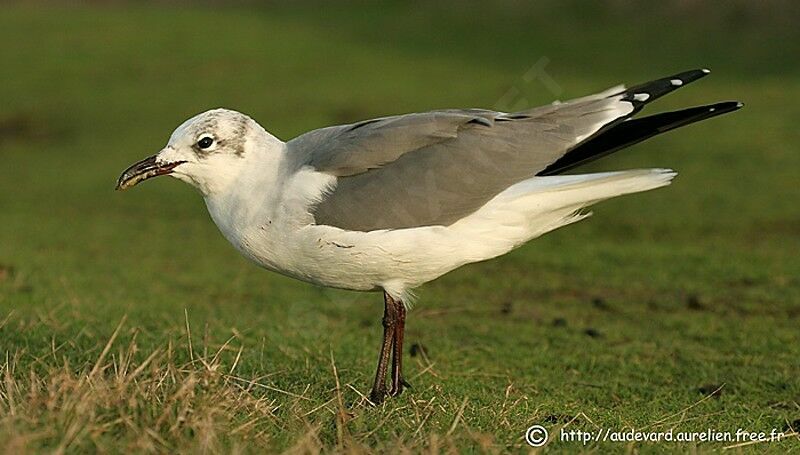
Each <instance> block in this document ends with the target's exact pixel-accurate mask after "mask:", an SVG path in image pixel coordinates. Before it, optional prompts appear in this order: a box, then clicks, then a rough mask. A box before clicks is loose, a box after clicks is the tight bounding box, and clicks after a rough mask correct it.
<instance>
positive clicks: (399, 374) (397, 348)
mask: <svg viewBox="0 0 800 455" xmlns="http://www.w3.org/2000/svg"><path fill="white" fill-rule="evenodd" d="M395 303H396V305H397V323H396V325H395V328H394V344H393V347H392V389H391V390H389V395H391V396H393V397H396V396H398V395H400V394H401V393H403V387H411V385H410V384H409V383H407V382H406V381H405V379H403V337H404V336H405V330H406V306H405V304H403V302H402V301H400V300H395Z"/></svg>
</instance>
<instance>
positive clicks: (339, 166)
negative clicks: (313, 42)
mask: <svg viewBox="0 0 800 455" xmlns="http://www.w3.org/2000/svg"><path fill="white" fill-rule="evenodd" d="M708 73H709V71H708V70H705V69H699V70H692V71H686V72H683V73H680V74H676V75H673V76H670V77H666V78H662V79H657V80H654V81H651V82H648V83H645V84H641V85H637V86H635V87H632V88H630V89H626V88H625V87H624V86H617V87H614V88H612V89H609V90H606V91H603V92H600V93H597V94H594V95H591V96H586V97H583V98H578V99H574V100H570V101H566V102H555V103H553V104H551V105H546V106H542V107H537V108H533V109H529V110H524V111H521V112H514V113H504V112H496V111H492V110H484V109H447V110H436V111H431V112H425V113H414V114H405V115H397V116H390V117H382V118H376V119H373V120H366V121H362V122H358V123H353V124H349V125H340V126H332V127H327V128H322V129H317V130H313V131H310V132H308V133H305V134H303V135H300V136H298V137H296V138H294V139H292V140H290V141H288V142H283V141H281V140H280V139H278V138H276V137H275V136H273V135H271V134H270V133H268V132H267V131H266V130H265V129H264V128H263V127H261V125H259V124H258V123H257V122H256V121H255V120H253V119H252V118H250V117H248V116H247V115H245V114H242V113H239V112H236V111H233V110H228V109H214V110H210V111H207V112H203V113H201V114H198V115H197V116H195V117H192V118H190V119H189V120H187V121H186V122H184V123H183V124H182V125H180V126H179V127H178V128H177V129H176V130H175V131H174V132H173V133H172V135H171V136H170V138H169V141H168V142H167V145H166V146H165V147H164V148H163V149H162V150H161V151H160V152H158V153H157V154H156V155H153V156H151V157H149V158H146V159H144V160H142V161H139V162H137V163H135V164H133V165H132V166H130V167H129V168H128V169H126V170H125V171H124V172H123V173H122V175H121V176H120V177H119V180H118V181H117V189H118V190H121V189H126V188H129V187H132V186H134V185H136V184H137V183H139V182H141V181H143V180H146V179H149V178H152V177H155V176H159V175H171V176H172V177H175V178H177V179H179V180H182V181H184V182H186V183H189V184H190V185H192V186H194V187H195V188H197V189H198V190H199V191H200V193H201V194H202V196H203V198H204V199H205V203H206V206H207V208H208V212H209V213H210V215H211V218H212V219H213V221H214V223H215V224H216V225H217V227H218V228H219V230H220V231H221V232H222V234H223V235H224V237H225V238H226V239H227V240H228V241H229V242H230V243H231V244H233V246H234V247H235V248H236V249H237V250H239V252H240V253H241V254H243V255H244V256H245V257H247V258H248V259H250V260H252V261H253V262H255V263H256V264H258V265H259V266H261V267H264V268H266V269H269V270H272V271H275V272H278V273H281V274H284V275H287V276H290V277H293V278H296V279H299V280H303V281H306V282H310V283H313V284H316V285H320V286H327V287H333V288H341V289H350V290H355V291H378V292H383V302H384V313H383V320H382V325H383V341H382V343H381V347H380V354H379V356H378V365H377V371H376V373H375V379H374V382H373V385H372V390H371V393H370V401H371V402H372V403H374V404H378V403H381V402H382V401H383V400H384V399H385V397H386V396H387V395H388V396H397V395H399V394H400V393H401V392H402V391H403V389H404V388H405V387H409V384H408V383H407V382H406V381H405V379H404V377H403V364H402V361H403V337H404V331H405V320H406V311H407V307H408V305H409V303H410V302H411V300H412V298H413V293H412V291H413V290H414V289H415V288H417V287H419V286H420V285H422V284H424V283H427V282H429V281H432V280H434V279H436V278H438V277H440V276H442V275H444V274H445V273H448V272H450V271H452V270H454V269H457V268H459V267H461V266H462V265H465V264H469V263H473V262H479V261H485V260H487V259H491V258H495V257H497V256H501V255H503V254H505V253H508V252H509V251H511V250H513V249H514V248H517V247H519V246H521V245H523V244H525V243H526V242H528V241H529V240H531V239H534V238H536V237H539V236H541V235H542V234H545V233H547V232H549V231H552V230H554V229H557V228H559V227H562V226H566V225H568V224H572V223H575V222H577V221H580V220H582V219H584V218H586V217H587V216H589V215H590V213H587V212H585V211H584V209H585V208H586V207H588V206H590V205H592V204H594V203H596V202H599V201H602V200H605V199H609V198H613V197H616V196H621V195H625V194H630V193H637V192H640V191H647V190H651V189H655V188H659V187H663V186H666V185H668V184H669V183H670V182H671V180H672V178H673V177H674V176H675V175H676V173H675V172H673V171H671V170H669V169H638V170H625V171H617V172H602V173H590V174H577V175H563V173H564V172H565V171H568V170H570V169H572V168H574V167H576V166H578V165H581V164H584V163H586V162H589V161H593V160H595V159H597V158H600V157H602V156H605V155H608V154H610V153H612V152H615V151H618V150H620V149H622V148H625V147H628V146H630V145H632V144H635V143H638V142H641V141H643V140H645V139H647V138H650V137H652V136H655V135H657V134H660V133H663V132H666V131H669V130H672V129H674V128H678V127H681V126H685V125H688V124H690V123H694V122H697V121H700V120H704V119H708V118H711V117H714V116H717V115H720V114H723V113H726V112H731V111H734V110H736V109H738V108H740V107H741V106H742V104H741V103H739V102H736V101H726V102H719V103H715V104H710V105H705V106H697V107H690V108H687V109H683V110H678V111H673V112H665V113H660V114H656V115H652V116H649V117H643V118H639V119H634V118H633V116H634V115H635V114H636V113H638V112H639V111H640V110H641V109H642V108H643V107H644V106H645V105H647V104H649V103H650V102H652V101H654V100H656V99H658V98H659V97H661V96H663V95H665V94H667V93H669V92H671V91H673V90H675V89H677V88H679V87H683V86H685V85H687V84H689V83H690V82H693V81H695V80H697V79H699V78H701V77H703V76H705V75H706V74H708ZM390 358H391V386H390V388H389V389H388V390H387V382H388V380H387V374H389V373H388V371H387V369H388V368H389V363H390Z"/></svg>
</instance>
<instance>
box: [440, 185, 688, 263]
mask: <svg viewBox="0 0 800 455" xmlns="http://www.w3.org/2000/svg"><path fill="white" fill-rule="evenodd" d="M675 175H677V174H676V173H675V172H674V171H672V170H670V169H635V170H629V171H619V172H602V173H596V174H583V175H559V176H548V177H534V178H531V179H528V180H525V181H523V182H520V183H518V184H516V185H514V186H512V187H511V188H509V189H507V190H506V191H504V192H502V193H500V194H499V195H497V196H496V197H495V198H494V199H492V200H491V201H489V202H488V203H487V204H486V205H484V206H483V207H481V209H480V210H478V211H477V212H475V213H473V214H472V215H470V216H468V217H466V218H464V219H462V220H460V221H458V222H456V223H454V224H453V225H451V226H450V229H454V230H456V231H457V232H458V233H459V234H460V235H461V236H460V238H473V239H474V240H475V242H464V243H468V244H471V245H475V246H476V247H474V248H472V247H471V248H470V249H469V250H467V251H465V253H466V254H467V255H468V257H466V258H465V263H466V262H475V261H482V260H486V259H490V258H493V257H496V256H500V255H502V254H505V253H507V252H508V251H510V250H512V249H514V248H516V247H518V246H520V245H522V244H524V243H525V242H527V241H529V240H531V239H533V238H536V237H539V236H540V235H543V234H545V233H547V232H549V231H552V230H554V229H558V228H560V227H562V226H566V225H568V224H572V223H575V222H577V221H580V220H582V219H584V218H586V217H588V216H589V215H591V213H583V212H582V209H584V208H586V207H588V206H590V205H592V204H595V203H597V202H600V201H603V200H605V199H610V198H613V197H616V196H622V195H625V194H631V193H638V192H641V191H648V190H652V189H655V188H660V187H663V186H666V185H669V184H670V182H671V181H672V179H673V178H674V177H675Z"/></svg>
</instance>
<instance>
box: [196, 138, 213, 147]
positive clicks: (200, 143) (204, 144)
mask: <svg viewBox="0 0 800 455" xmlns="http://www.w3.org/2000/svg"><path fill="white" fill-rule="evenodd" d="M213 143H214V138H211V137H208V136H206V137H203V138H201V139H200V140H199V141H197V146H198V147H200V148H201V149H207V148H209V147H211V144H213Z"/></svg>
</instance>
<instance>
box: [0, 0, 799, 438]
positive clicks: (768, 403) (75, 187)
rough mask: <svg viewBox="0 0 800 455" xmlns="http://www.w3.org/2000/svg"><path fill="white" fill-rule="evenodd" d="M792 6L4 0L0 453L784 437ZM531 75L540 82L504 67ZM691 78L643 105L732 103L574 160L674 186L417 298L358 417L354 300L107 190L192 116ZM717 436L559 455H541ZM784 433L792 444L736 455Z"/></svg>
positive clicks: (197, 222) (794, 48)
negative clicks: (663, 177) (390, 391)
mask: <svg viewBox="0 0 800 455" xmlns="http://www.w3.org/2000/svg"><path fill="white" fill-rule="evenodd" d="M668 3H669V2H668ZM796 10H797V8H796V7H795V6H794V4H793V3H791V2H786V3H781V2H774V3H772V4H770V5H769V7H764V8H755V7H750V6H748V4H747V3H745V2H726V3H725V4H724V6H719V5H716V6H714V5H709V4H696V3H694V2H675V3H669V5H668V6H659V7H653V8H650V7H647V8H642V7H641V5H639V6H637V5H628V4H624V3H618V4H615V6H600V5H592V6H590V5H587V4H583V3H577V2H566V3H564V2H558V3H556V2H543V3H539V4H537V5H536V6H534V7H531V6H526V5H525V4H524V3H521V2H520V3H516V2H508V3H503V4H498V5H495V6H493V7H487V6H486V5H484V4H483V3H455V2H452V3H451V2H443V3H439V4H436V5H425V4H414V5H406V4H402V3H392V4H386V5H373V4H350V5H347V6H338V7H336V8H334V7H332V6H324V5H319V4H314V3H306V4H301V5H296V6H294V7H292V8H290V7H288V6H280V5H273V6H272V7H270V8H264V9H258V8H251V7H246V6H236V7H229V8H225V9H223V10H220V9H218V8H212V7H211V6H205V7H188V6H186V7H177V6H166V5H162V6H150V7H133V6H124V5H117V6H113V7H111V6H109V7H88V6H87V7H82V8H66V7H51V8H47V9H44V8H35V7H32V6H25V5H16V6H12V5H6V6H4V11H3V14H2V15H0V54H1V55H3V56H4V58H3V62H4V64H3V65H2V67H0V99H2V100H3V102H2V103H1V104H0V162H2V164H0V213H2V215H1V218H0V354H2V359H0V377H2V379H1V380H0V450H4V451H6V452H8V453H25V452H27V453H35V452H40V451H55V452H59V453H64V452H70V453H78V452H113V453H116V452H130V451H144V452H184V453H194V452H198V451H206V452H243V453H250V452H262V451H265V450H267V451H270V452H280V451H289V452H319V451H322V452H340V451H341V452H373V451H374V452H380V451H390V450H407V451H411V452H417V451H428V452H432V453H435V452H455V451H473V452H506V451H527V450H529V449H530V448H529V447H528V446H527V444H526V443H525V442H524V439H523V434H524V431H525V429H526V428H527V427H528V426H530V425H532V424H534V423H540V424H542V425H544V426H545V427H547V428H548V429H549V430H550V431H551V434H557V433H558V429H559V428H562V427H564V428H566V429H582V430H592V431H596V430H598V429H606V428H608V429H612V430H625V429H631V428H633V429H637V430H648V431H656V430H668V429H674V430H675V431H705V430H706V429H707V428H713V429H717V430H721V431H736V429H738V428H743V429H746V430H749V431H765V432H769V431H770V430H771V429H772V428H777V429H778V430H779V431H784V430H785V431H787V432H790V431H791V430H790V427H791V426H792V425H795V427H794V428H797V427H796V425H798V420H800V383H798V381H797V378H798V375H799V374H800V365H799V364H798V358H800V343H798V333H800V332H798V330H797V327H798V323H799V322H800V278H798V277H800V273H798V272H800V255H798V254H797V252H798V251H800V209H798V206H797V201H798V197H800V187H798V185H797V175H796V172H797V169H798V168H800V153H798V146H797V144H798V143H799V142H800V130H799V129H798V128H797V125H798V124H799V123H800V107H799V106H800V103H798V101H800V82H798V81H800V78H798V76H800V67H798V61H797V59H796V58H792V57H791V56H793V55H797V54H798V51H800V49H798V47H800V44H798V43H800V39H798V38H800V36H798V34H797V32H796V30H795V27H794V24H795V23H796V19H797V18H798V15H797V11H796ZM543 58H544V59H543ZM537 63H538V64H539V65H543V68H544V73H535V74H539V76H537V77H533V78H532V79H531V78H525V75H526V73H527V72H528V70H529V69H530V68H531V67H532V66H533V65H536V64H537ZM704 66H708V67H710V68H712V69H713V70H714V73H713V74H712V75H711V77H709V78H707V79H704V80H703V81H701V82H698V83H697V84H696V85H692V86H691V87H687V88H686V89H684V90H681V91H679V92H677V93H676V94H674V95H672V96H670V97H668V98H665V99H664V100H662V101H659V103H658V105H657V106H654V109H651V111H653V110H655V111H657V110H658V109H669V108H677V107H683V106H687V105H692V104H700V103H706V102H712V101H716V100H720V99H740V100H742V101H744V102H745V104H746V107H745V109H743V110H742V111H739V112H737V113H735V114H732V115H729V116H725V117H723V118H719V119H715V120H713V121H709V122H708V123H706V124H701V125H696V126H692V127H689V128H687V129H685V130H681V131H679V132H674V133H670V134H668V135H666V136H664V137H661V138H658V139H653V140H651V141H648V142H647V143H645V144H642V145H639V146H637V147H635V148H634V149H631V150H629V151H626V152H624V153H620V154H618V155H615V156H613V157H609V158H607V159H604V160H602V161H600V162H597V163H595V164H593V165H591V166H588V167H586V168H583V169H582V170H584V171H587V172H588V171H596V170H610V169H625V168H633V167H649V166H669V167H673V168H675V169H676V170H678V171H679V173H680V175H679V177H678V178H677V180H676V181H675V183H674V185H672V186H671V187H669V188H667V189H664V190H659V191H656V192H652V193H647V194H641V195H636V196H632V197H626V198H622V199H619V200H614V201H609V202H607V203H604V204H601V205H600V206H598V207H597V208H596V209H595V216H594V217H593V218H592V219H590V220H588V221H585V222H582V223H579V224H578V225H575V226H570V227H567V228H565V229H562V230H560V231H557V232H554V233H552V234H549V235H547V236H545V237H543V238H541V239H539V240H536V241H534V242H532V243H530V244H528V245H526V246H524V247H522V248H520V249H519V250H517V251H515V252H513V253H511V254H509V255H507V256H505V257H503V258H500V259H497V260H494V261H490V262H487V263H482V264H475V265H470V266H467V267H464V268H462V269H460V270H458V271H456V272H453V273H451V274H449V275H447V276H445V277H443V278H441V279H440V280H437V281H436V282H433V283H431V284H429V285H426V286H425V287H423V288H422V289H420V290H419V294H420V299H419V303H418V304H417V306H416V307H415V308H414V309H413V310H412V311H411V312H410V314H409V322H408V332H407V340H408V341H407V342H408V345H409V348H410V351H409V352H407V355H409V357H408V358H407V368H408V375H409V379H410V382H411V383H412V384H413V386H414V388H413V389H412V390H410V391H409V392H408V393H406V394H404V395H403V396H401V397H400V398H398V399H396V400H391V401H389V402H387V403H386V404H385V405H383V406H381V407H378V408H371V407H369V406H366V405H365V403H364V399H363V394H365V393H366V392H367V391H368V387H369V384H370V379H371V375H372V372H373V367H374V361H375V360H376V359H375V357H376V356H377V349H378V343H379V337H380V330H381V328H380V324H379V320H380V315H381V312H382V308H381V305H380V302H381V299H380V297H379V296H378V295H375V294H359V293H350V292H345V291H335V290H328V289H319V288H315V287H313V286H310V285H307V284H304V283H300V282H296V281H292V280H290V279H288V278H284V277H281V276H278V275H276V274H272V273H269V272H266V271H263V270H260V269H258V268H257V267H255V266H253V265H251V264H250V263H248V262H246V261H245V260H244V259H243V258H241V257H239V255H238V254H237V253H236V252H235V250H234V249H233V248H231V247H230V246H229V245H228V244H227V243H226V242H225V240H224V239H222V237H221V236H220V235H219V233H218V232H217V230H216V228H215V227H214V226H213V223H212V222H211V221H210V220H209V218H208V215H207V214H206V211H205V207H204V206H203V203H202V201H201V199H200V198H199V197H198V195H197V194H195V193H194V191H193V190H191V189H190V188H189V187H187V186H186V185H183V184H180V183H178V182H176V181H170V180H168V179H164V180H163V181H161V180H156V181H153V182H152V183H150V182H148V184H147V185H143V186H142V187H141V188H136V190H135V191H132V192H126V193H125V194H117V193H115V192H113V183H114V180H115V178H116V177H117V175H118V174H119V172H120V171H121V170H122V169H123V168H124V167H126V166H127V165H128V164H130V162H132V161H134V160H136V159H139V158H141V157H143V156H146V155H148V154H150V153H152V152H154V151H156V150H158V149H159V148H160V146H161V145H162V144H163V143H164V141H165V140H166V138H167V136H168V134H169V133H170V132H171V129H172V128H174V126H177V125H178V124H179V123H180V122H182V121H183V120H184V119H185V118H187V117H189V116H190V115H192V114H194V113H197V112H199V111H202V110H205V109H208V108H211V107H216V106H220V105H224V106H228V107H232V108H236V109H239V110H242V111H244V112H247V113H249V114H251V115H252V116H253V117H254V118H256V119H258V120H259V121H261V122H262V124H264V125H265V127H266V128H267V129H269V130H270V131H272V132H274V133H275V134H276V135H278V136H279V137H281V138H284V139H288V138H290V137H292V136H294V135H296V134H298V133H301V132H303V131H305V130H308V129H312V128H315V127H320V126H324V125H329V124H333V123H342V122H349V121H355V120H359V119H364V118H369V117H372V116H378V115H384V114H392V113H399V112H410V111H421V110H426V109H431V108H437V107H466V106H482V107H498V108H500V107H503V106H500V104H503V103H512V104H514V105H515V106H517V107H519V106H520V105H535V104H540V103H546V102H550V101H552V99H554V98H561V99H564V98H568V97H572V96H580V95H583V94H586V93H588V92H591V91H592V90H600V89H603V88H605V87H607V86H611V85H614V84H616V83H619V82H622V81H624V82H628V83H635V82H639V81H643V80H647V79H648V78H654V77H659V76H662V75H666V74H670V73H672V72H677V71H680V70H684V69H688V68H693V67H704ZM543 75H544V76H543ZM547 78H549V79H552V81H554V82H555V85H553V84H549V85H548V82H547V80H548V79H547ZM509 95H510V97H509ZM728 445H731V443H701V442H695V443H660V444H652V443H643V442H638V443H612V442H604V443H590V444H588V445H586V446H584V445H582V444H581V443H579V442H565V441H559V440H557V439H556V440H552V441H551V442H550V443H549V444H548V445H547V447H545V449H544V450H545V451H548V452H572V451H576V450H584V451H600V452H607V451H618V452H619V451H621V452H645V453H647V452H658V451H663V450H670V451H680V452H685V451H701V452H705V451H710V450H720V449H722V448H723V447H725V446H728ZM798 447H800V444H798V440H797V438H796V437H790V438H787V439H786V440H783V441H781V442H771V443H767V442H764V443H759V444H754V445H748V446H744V447H741V448H738V449H737V451H745V452H747V451H759V452H760V451H764V450H770V451H775V452H784V451H790V450H797V448H798Z"/></svg>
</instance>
